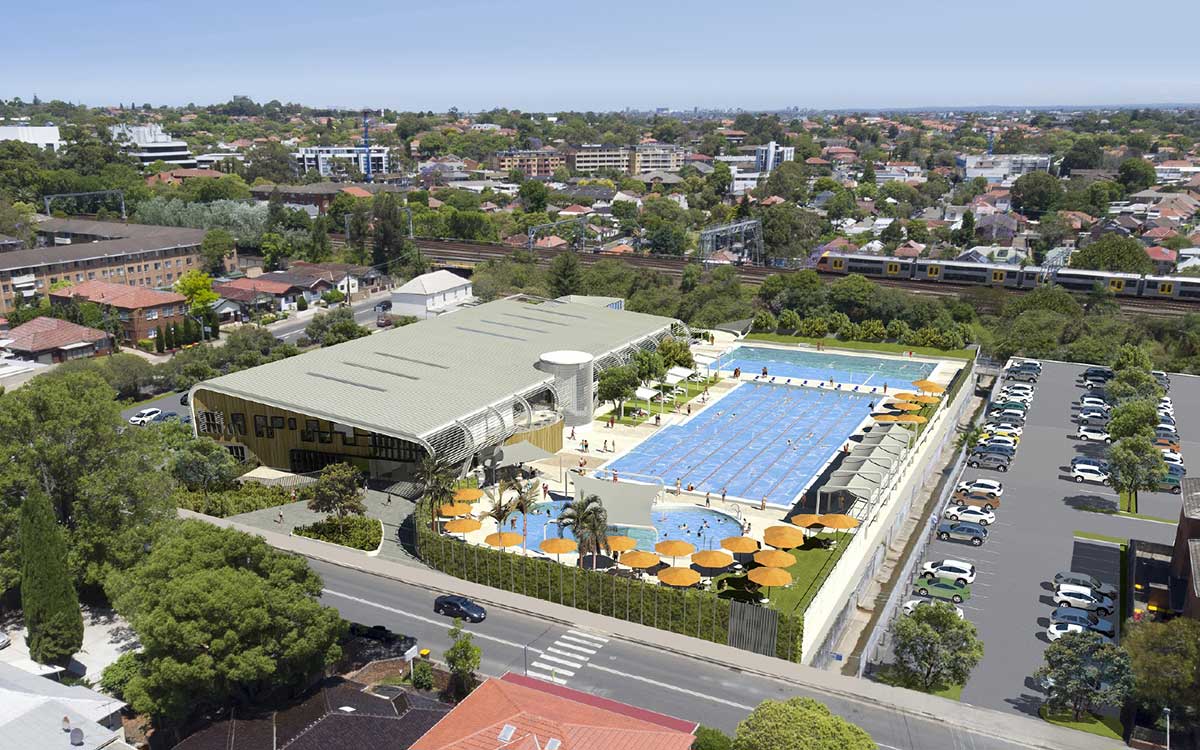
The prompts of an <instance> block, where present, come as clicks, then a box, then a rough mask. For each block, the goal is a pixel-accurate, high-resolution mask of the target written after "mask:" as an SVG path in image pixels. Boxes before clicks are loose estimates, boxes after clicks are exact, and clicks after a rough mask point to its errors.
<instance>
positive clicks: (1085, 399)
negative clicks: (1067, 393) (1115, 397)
mask: <svg viewBox="0 0 1200 750" xmlns="http://www.w3.org/2000/svg"><path fill="white" fill-rule="evenodd" d="M1085 406H1095V407H1096V408H1098V409H1103V410H1104V411H1106V412H1109V411H1112V405H1111V404H1109V403H1108V402H1107V401H1105V400H1104V399H1102V398H1100V397H1099V396H1093V395H1088V396H1080V397H1079V408H1081V409H1082V408H1083V407H1085Z"/></svg>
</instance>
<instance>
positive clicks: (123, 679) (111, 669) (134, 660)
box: [100, 651, 141, 700]
mask: <svg viewBox="0 0 1200 750" xmlns="http://www.w3.org/2000/svg"><path fill="white" fill-rule="evenodd" d="M140 670H141V663H140V661H139V656H138V654H137V652H136V651H126V652H125V653H123V654H121V656H120V657H118V658H117V660H116V661H114V662H113V663H112V664H109V665H108V666H107V667H105V668H104V672H103V674H102V675H101V676H100V689H101V690H103V691H104V692H106V693H108V694H109V695H111V696H113V697H114V698H116V699H118V700H125V686H126V685H128V684H129V681H130V680H131V679H133V678H134V677H135V676H137V674H138V672H139V671H140Z"/></svg>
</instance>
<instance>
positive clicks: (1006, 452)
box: [971, 443, 1017, 458]
mask: <svg viewBox="0 0 1200 750" xmlns="http://www.w3.org/2000/svg"><path fill="white" fill-rule="evenodd" d="M977 453H998V454H1000V455H1001V456H1008V457H1009V458H1012V457H1013V456H1015V455H1016V454H1017V449H1016V448H1014V447H1013V446H1011V445H998V444H996V443H984V444H983V445H976V446H975V447H973V448H972V449H971V455H975V454H977Z"/></svg>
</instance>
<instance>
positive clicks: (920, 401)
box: [913, 396, 941, 404]
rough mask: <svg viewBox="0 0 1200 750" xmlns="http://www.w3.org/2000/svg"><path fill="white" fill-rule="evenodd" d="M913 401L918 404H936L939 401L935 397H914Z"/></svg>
mask: <svg viewBox="0 0 1200 750" xmlns="http://www.w3.org/2000/svg"><path fill="white" fill-rule="evenodd" d="M913 401H916V402H917V403H918V404H936V403H937V402H939V401H941V399H940V398H938V397H937V396H916V397H915V398H913Z"/></svg>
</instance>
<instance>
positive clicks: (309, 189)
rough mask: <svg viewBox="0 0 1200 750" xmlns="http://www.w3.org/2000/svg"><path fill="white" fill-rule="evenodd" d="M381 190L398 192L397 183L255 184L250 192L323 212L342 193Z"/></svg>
mask: <svg viewBox="0 0 1200 750" xmlns="http://www.w3.org/2000/svg"><path fill="white" fill-rule="evenodd" d="M381 192H391V193H399V192H403V188H401V187H400V186H397V185H381V184H379V183H377V182H317V183H314V184H312V185H256V186H254V187H252V188H250V194H251V195H252V196H254V197H255V198H256V199H258V200H260V201H267V200H271V196H272V195H273V194H275V193H278V194H279V198H280V200H282V201H283V202H284V203H285V204H289V205H296V206H312V207H314V208H316V209H317V211H318V212H319V213H325V212H326V211H327V210H328V209H329V204H330V203H333V201H334V199H335V198H337V197H338V195H340V194H342V193H346V194H347V195H353V196H356V197H363V196H364V195H365V196H372V195H375V194H377V193H381Z"/></svg>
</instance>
